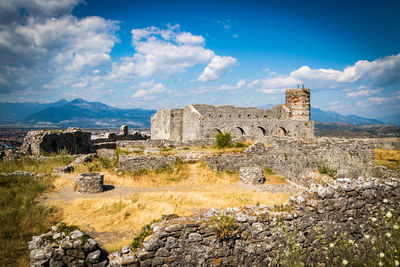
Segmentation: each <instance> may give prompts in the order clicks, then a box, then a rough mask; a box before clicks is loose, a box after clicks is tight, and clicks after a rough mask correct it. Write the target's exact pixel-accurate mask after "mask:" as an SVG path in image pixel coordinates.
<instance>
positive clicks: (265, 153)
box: [203, 138, 374, 184]
mask: <svg viewBox="0 0 400 267" xmlns="http://www.w3.org/2000/svg"><path fill="white" fill-rule="evenodd" d="M269 141H270V144H268V145H267V146H265V147H264V148H261V149H258V150H251V149H249V151H248V153H247V155H246V156H240V155H221V156H210V157H207V158H204V159H203V161H204V162H206V163H207V164H208V165H209V166H210V167H212V168H214V169H217V170H239V168H240V167H246V166H254V165H258V166H260V167H263V168H270V169H272V170H273V171H274V172H275V173H276V174H278V175H282V176H284V177H286V178H289V179H291V180H293V181H296V182H299V183H302V184H307V183H308V180H309V179H308V175H309V173H310V171H311V170H317V169H318V167H320V166H325V167H327V168H328V169H331V170H335V171H337V174H338V175H339V176H340V177H351V178H357V177H358V176H372V175H373V171H374V147H373V146H372V145H371V144H370V143H369V142H368V141H364V140H362V139H358V140H351V139H328V138H318V139H314V140H309V141H302V140H295V139H288V138H281V139H279V138H275V139H271V140H269Z"/></svg>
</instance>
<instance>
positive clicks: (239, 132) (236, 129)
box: [229, 126, 246, 137]
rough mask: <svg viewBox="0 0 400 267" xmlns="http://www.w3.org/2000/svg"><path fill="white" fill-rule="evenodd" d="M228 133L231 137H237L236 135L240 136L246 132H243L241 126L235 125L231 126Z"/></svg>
mask: <svg viewBox="0 0 400 267" xmlns="http://www.w3.org/2000/svg"><path fill="white" fill-rule="evenodd" d="M229 133H230V134H231V136H232V137H238V136H242V135H245V134H246V133H245V132H244V130H243V128H241V127H239V126H235V127H233V128H231V130H230V131H229Z"/></svg>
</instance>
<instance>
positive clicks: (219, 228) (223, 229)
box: [212, 214, 239, 240]
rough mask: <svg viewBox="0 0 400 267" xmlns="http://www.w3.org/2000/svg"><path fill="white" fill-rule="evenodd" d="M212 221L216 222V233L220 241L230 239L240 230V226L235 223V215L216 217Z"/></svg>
mask: <svg viewBox="0 0 400 267" xmlns="http://www.w3.org/2000/svg"><path fill="white" fill-rule="evenodd" d="M212 219H213V222H214V231H215V233H216V234H217V236H218V238H219V239H222V240H226V239H229V238H230V237H231V236H233V235H234V234H235V233H236V232H237V230H238V228H239V225H238V224H237V223H236V222H235V215H233V214H225V215H221V216H220V217H217V216H214V217H213V218H212Z"/></svg>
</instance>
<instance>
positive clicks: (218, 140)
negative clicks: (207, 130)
mask: <svg viewBox="0 0 400 267" xmlns="http://www.w3.org/2000/svg"><path fill="white" fill-rule="evenodd" d="M215 145H216V147H218V148H225V147H232V138H231V134H230V133H217V134H216V135H215Z"/></svg>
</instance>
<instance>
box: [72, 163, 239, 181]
mask: <svg viewBox="0 0 400 267" xmlns="http://www.w3.org/2000/svg"><path fill="white" fill-rule="evenodd" d="M89 171H90V167H89V165H80V166H78V167H77V168H75V171H74V172H73V173H72V174H67V175H66V176H68V177H69V178H70V179H73V178H74V177H76V176H77V175H78V173H80V172H89ZM97 171H99V172H103V173H104V183H105V184H110V185H116V186H134V187H167V186H182V185H205V184H231V183H236V182H238V181H239V174H238V173H237V172H231V173H228V172H218V171H214V170H212V169H210V168H209V167H208V166H207V165H206V164H205V163H203V162H200V163H196V164H188V163H181V164H176V165H175V166H173V167H172V168H167V169H165V170H163V171H160V170H159V171H150V170H147V171H139V172H126V173H122V174H118V173H115V172H114V171H112V170H107V169H103V168H100V169H98V170H97Z"/></svg>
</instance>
